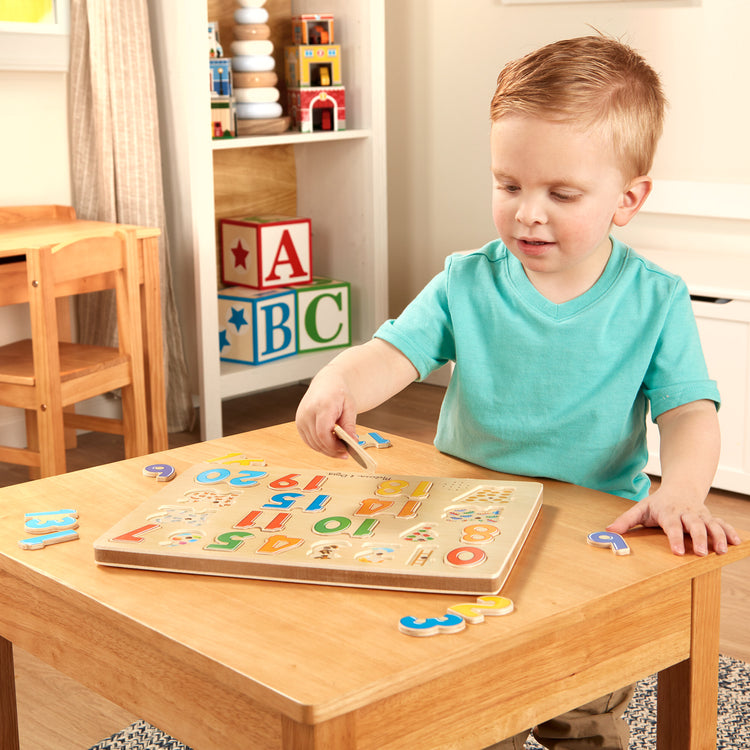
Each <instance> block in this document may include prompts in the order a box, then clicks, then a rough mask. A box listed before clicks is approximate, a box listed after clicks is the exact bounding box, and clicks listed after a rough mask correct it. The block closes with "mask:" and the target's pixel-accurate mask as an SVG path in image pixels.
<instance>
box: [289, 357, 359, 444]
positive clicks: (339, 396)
mask: <svg viewBox="0 0 750 750" xmlns="http://www.w3.org/2000/svg"><path fill="white" fill-rule="evenodd" d="M356 422H357V408H356V405H355V403H354V398H353V396H352V394H351V393H350V391H349V387H348V385H347V383H346V381H345V379H344V378H343V377H341V376H340V375H339V374H338V373H337V372H336V370H335V368H333V367H331V366H330V365H329V366H327V367H324V368H323V369H322V370H321V371H320V372H319V373H318V374H317V375H316V376H315V377H314V378H313V380H312V382H311V383H310V387H309V388H308V389H307V393H305V395H304V396H303V398H302V401H300V403H299V406H298V407H297V417H296V423H297V430H298V432H299V434H300V436H301V437H302V439H303V440H304V441H305V443H307V445H309V446H310V447H311V448H313V449H314V450H316V451H319V452H320V453H324V454H325V455H326V456H332V457H334V458H347V457H348V455H349V454H348V453H347V451H346V448H345V446H344V444H343V443H342V442H341V440H339V439H338V438H337V437H336V435H335V434H334V432H333V428H334V425H336V424H339V425H341V427H342V428H343V429H344V430H345V431H346V432H348V433H349V434H350V435H351V436H352V437H354V436H355V434H356V433H355V425H356Z"/></svg>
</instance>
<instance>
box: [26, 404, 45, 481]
mask: <svg viewBox="0 0 750 750" xmlns="http://www.w3.org/2000/svg"><path fill="white" fill-rule="evenodd" d="M24 415H25V416H26V447H27V448H28V449H29V450H30V451H37V452H38V451H39V431H38V430H37V427H36V412H35V411H32V410H31V409H26V411H25V412H24ZM41 476H42V470H41V467H39V466H29V479H39V477H41Z"/></svg>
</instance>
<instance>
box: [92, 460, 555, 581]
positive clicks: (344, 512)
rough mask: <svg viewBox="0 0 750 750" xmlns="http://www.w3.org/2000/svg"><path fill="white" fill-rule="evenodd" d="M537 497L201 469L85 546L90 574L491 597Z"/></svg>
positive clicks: (476, 488) (268, 470) (379, 478)
mask: <svg viewBox="0 0 750 750" xmlns="http://www.w3.org/2000/svg"><path fill="white" fill-rule="evenodd" d="M541 502H542V485H541V484H539V483H537V482H513V483H507V482H502V481H497V480H476V479H449V478H445V477H415V476H383V475H374V474H360V473H348V472H336V471H327V472H326V471H319V472H313V471H310V470H301V469H297V470H295V469H286V468H283V469H279V468H273V467H266V466H264V467H262V468H252V469H238V468H235V467H234V466H232V467H231V468H230V467H228V466H221V465H217V464H216V463H205V464H199V465H196V466H193V467H192V468H190V469H188V470H187V471H185V472H183V473H182V474H180V475H179V476H177V477H176V478H175V479H174V480H172V481H171V482H169V483H168V484H167V485H165V487H164V489H162V490H161V491H159V492H157V493H156V494H154V495H153V497H151V498H150V499H149V500H148V501H147V502H145V503H143V505H141V506H140V507H139V508H138V509H137V510H135V511H133V512H132V513H130V514H129V515H127V516H126V517H125V518H123V519H122V520H121V521H120V522H119V523H118V524H116V525H115V526H114V527H113V528H112V529H110V530H109V531H108V532H107V533H106V534H104V535H103V536H102V537H100V538H99V539H98V540H97V542H96V543H95V545H94V548H95V557H96V561H97V562H98V563H101V564H103V565H114V566H121V567H131V568H146V569H150V570H167V571H177V572H183V573H202V574H207V575H222V576H235V577H242V578H262V579H267V580H279V581H300V582H308V583H319V584H329V585H341V586H362V587H368V588H389V589H390V588H392V589H404V590H410V591H445V592H452V593H459V594H493V593H496V592H497V591H499V590H500V588H501V587H502V585H503V583H504V582H505V579H506V578H507V576H508V574H509V573H510V570H511V568H512V567H513V564H514V563H515V561H516V558H517V556H518V554H519V552H520V550H521V548H522V546H523V544H524V542H525V540H526V537H527V535H528V533H529V531H530V530H531V527H532V525H533V523H534V521H535V519H536V517H537V514H538V513H539V509H540V507H541Z"/></svg>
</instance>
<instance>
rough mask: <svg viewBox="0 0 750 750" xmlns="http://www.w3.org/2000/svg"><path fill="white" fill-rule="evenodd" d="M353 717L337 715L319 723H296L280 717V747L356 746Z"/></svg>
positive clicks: (342, 749)
mask: <svg viewBox="0 0 750 750" xmlns="http://www.w3.org/2000/svg"><path fill="white" fill-rule="evenodd" d="M356 741H357V740H356V732H355V729H354V717H353V716H352V715H351V714H346V715H344V716H339V717H337V718H335V719H331V720H330V721H326V722H323V723H321V724H315V725H310V724H298V723H297V722H296V721H292V720H291V719H287V718H286V717H282V719H281V747H282V748H284V750H352V749H353V748H355V747H356V746H357V744H356Z"/></svg>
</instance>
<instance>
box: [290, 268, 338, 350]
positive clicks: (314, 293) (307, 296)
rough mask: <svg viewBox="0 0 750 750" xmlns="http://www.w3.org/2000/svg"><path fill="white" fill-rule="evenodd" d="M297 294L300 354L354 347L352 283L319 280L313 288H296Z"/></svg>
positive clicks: (298, 348) (314, 282)
mask: <svg viewBox="0 0 750 750" xmlns="http://www.w3.org/2000/svg"><path fill="white" fill-rule="evenodd" d="M294 293H295V294H296V296H297V350H298V351H299V352H311V351H317V350H320V349H334V348H336V347H340V346H349V345H350V344H351V314H350V297H351V295H350V287H349V282H347V281H335V280H333V279H325V278H321V277H317V276H316V277H315V279H314V280H313V282H312V283H311V284H308V285H307V286H298V287H295V288H294Z"/></svg>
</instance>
